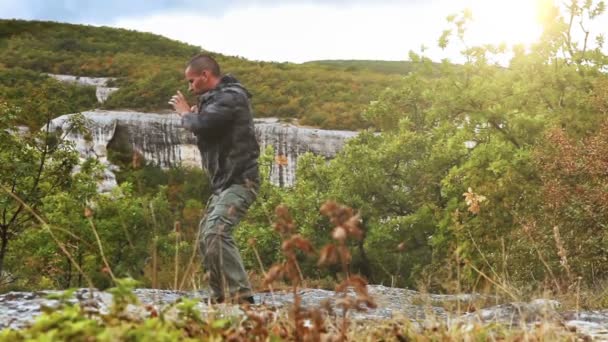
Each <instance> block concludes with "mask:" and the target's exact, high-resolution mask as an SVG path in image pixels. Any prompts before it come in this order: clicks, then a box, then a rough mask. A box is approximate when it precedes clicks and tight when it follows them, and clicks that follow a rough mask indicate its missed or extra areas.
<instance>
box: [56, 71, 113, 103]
mask: <svg viewBox="0 0 608 342" xmlns="http://www.w3.org/2000/svg"><path fill="white" fill-rule="evenodd" d="M48 75H49V76H51V77H52V78H54V79H56V80H58V81H61V82H67V83H76V84H80V85H86V86H94V87H95V95H96V96H97V101H98V102H99V103H104V102H105V101H106V100H107V99H108V96H110V94H112V93H113V92H115V91H117V90H118V88H114V87H108V86H107V84H108V82H109V81H112V80H114V78H112V77H85V76H72V75H57V74H48Z"/></svg>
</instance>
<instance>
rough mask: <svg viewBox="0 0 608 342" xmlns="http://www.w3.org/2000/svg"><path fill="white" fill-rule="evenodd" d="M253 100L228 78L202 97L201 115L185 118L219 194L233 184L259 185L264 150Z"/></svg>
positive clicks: (199, 107) (200, 101)
mask: <svg viewBox="0 0 608 342" xmlns="http://www.w3.org/2000/svg"><path fill="white" fill-rule="evenodd" d="M250 97H251V94H250V93H249V92H248V91H247V89H245V88H244V87H243V86H242V85H241V84H240V83H239V82H238V81H237V80H236V79H235V78H234V77H232V76H230V75H226V76H223V77H222V78H221V80H220V83H219V84H218V85H217V86H216V87H215V88H214V89H211V90H209V91H208V92H206V93H204V94H202V95H201V96H200V98H199V102H198V113H188V114H185V115H183V117H182V125H183V126H184V127H185V128H186V129H188V130H190V131H192V132H193V133H194V134H195V135H196V137H197V141H198V148H199V150H200V152H201V159H202V162H203V168H204V169H206V170H207V172H208V174H209V177H210V178H211V187H212V190H213V191H214V192H216V193H217V192H220V191H222V190H224V189H226V188H228V187H229V186H231V185H233V184H244V185H253V186H256V187H257V186H258V185H259V182H260V177H259V171H258V157H259V155H260V147H259V145H258V142H257V140H256V137H255V131H254V128H253V115H252V110H251V104H250V103H249V98H250Z"/></svg>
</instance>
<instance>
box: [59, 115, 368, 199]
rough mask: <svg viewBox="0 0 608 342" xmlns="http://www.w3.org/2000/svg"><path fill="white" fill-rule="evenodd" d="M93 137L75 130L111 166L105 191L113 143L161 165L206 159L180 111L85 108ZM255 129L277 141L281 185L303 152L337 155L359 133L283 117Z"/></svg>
mask: <svg viewBox="0 0 608 342" xmlns="http://www.w3.org/2000/svg"><path fill="white" fill-rule="evenodd" d="M82 114H83V115H84V117H85V118H86V120H87V121H86V126H87V128H88V129H89V130H90V136H88V137H86V138H85V136H83V135H82V134H70V135H68V136H67V139H69V140H71V141H73V142H74V143H75V145H76V147H77V149H78V151H79V152H80V154H81V156H82V157H83V158H89V157H94V158H97V159H98V160H100V162H101V163H102V164H105V165H107V169H108V171H107V172H106V178H105V179H104V182H103V184H102V185H101V187H100V190H102V191H107V190H109V189H111V188H112V187H114V186H116V180H115V178H114V177H113V174H112V172H111V171H112V170H115V168H116V167H115V166H112V165H110V163H109V162H108V159H107V155H108V153H107V150H108V145H110V144H111V143H113V142H116V143H117V144H128V145H129V147H130V148H132V150H133V152H134V153H136V154H138V155H141V156H143V157H144V159H145V160H146V161H148V162H152V163H155V164H157V165H159V166H161V167H165V168H167V167H174V166H179V165H181V166H189V167H200V165H201V159H200V155H199V152H198V148H197V147H196V138H195V136H194V135H193V134H192V133H190V132H189V131H186V130H185V129H183V128H182V127H181V120H180V118H179V117H178V116H177V115H175V114H158V113H141V112H131V111H104V110H95V111H88V112H83V113H82ZM71 115H73V114H68V115H63V116H60V117H58V118H56V119H54V120H53V121H52V122H51V127H52V129H63V130H64V131H67V126H68V125H69V118H70V116H71ZM255 129H256V134H257V137H258V141H259V142H260V146H261V148H262V149H265V148H266V146H269V145H272V146H273V147H274V151H275V157H276V159H277V160H280V161H281V162H276V163H273V166H272V170H271V172H270V181H271V182H272V183H273V184H276V185H279V186H291V185H293V184H294V181H295V170H296V166H297V160H298V156H300V155H301V154H303V153H305V152H312V153H314V154H317V155H321V156H323V157H325V158H332V157H334V156H335V155H336V153H337V152H338V151H339V150H340V149H342V147H343V146H344V143H345V141H346V140H347V139H349V138H351V137H354V136H355V135H356V134H357V132H349V131H334V130H322V129H313V128H304V127H297V126H294V125H291V124H285V123H281V122H279V121H278V120H277V119H257V120H256V121H255Z"/></svg>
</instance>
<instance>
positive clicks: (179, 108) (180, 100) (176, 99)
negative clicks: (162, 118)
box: [169, 90, 190, 116]
mask: <svg viewBox="0 0 608 342" xmlns="http://www.w3.org/2000/svg"><path fill="white" fill-rule="evenodd" d="M169 104H170V105H171V106H173V110H175V111H176V112H177V114H179V115H180V116H182V115H184V114H186V113H189V112H190V105H189V104H188V101H186V98H185V97H184V95H183V94H182V93H181V92H180V91H179V90H178V91H177V94H175V95H173V96H172V97H171V100H169Z"/></svg>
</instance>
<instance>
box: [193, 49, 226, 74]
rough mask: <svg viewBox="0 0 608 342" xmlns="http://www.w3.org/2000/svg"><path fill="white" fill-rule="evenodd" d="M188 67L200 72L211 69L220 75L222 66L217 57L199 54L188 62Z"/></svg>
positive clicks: (213, 72)
mask: <svg viewBox="0 0 608 342" xmlns="http://www.w3.org/2000/svg"><path fill="white" fill-rule="evenodd" d="M187 68H189V69H190V70H191V71H193V72H195V73H197V74H200V73H201V72H203V70H209V71H210V72H211V74H212V75H213V76H216V77H219V76H220V66H219V64H217V62H216V61H215V59H214V58H213V57H211V56H209V55H207V54H198V55H196V56H194V57H192V59H190V61H189V62H188V65H187Z"/></svg>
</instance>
